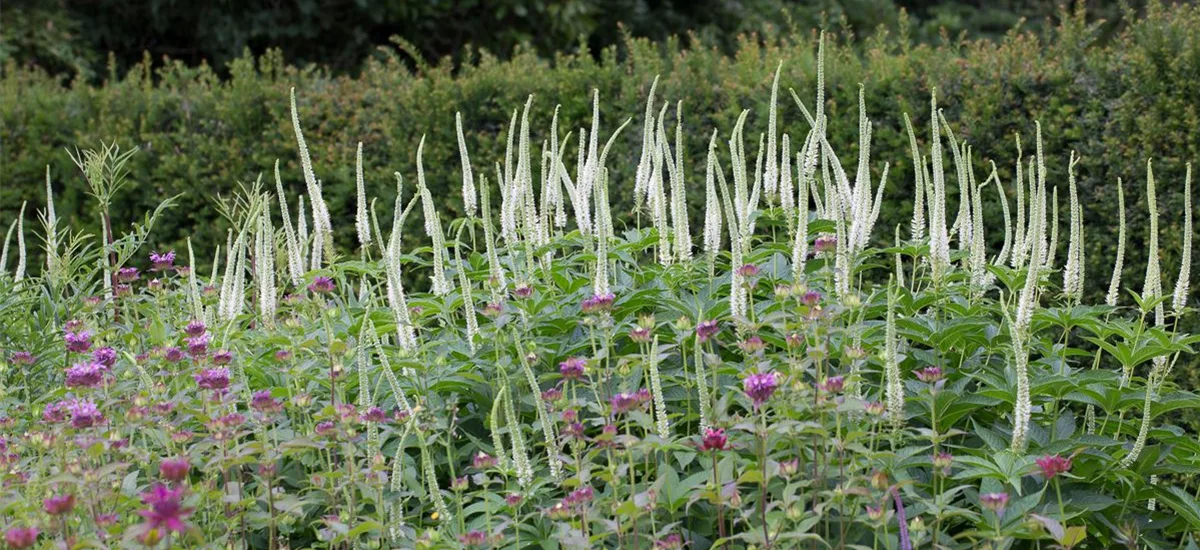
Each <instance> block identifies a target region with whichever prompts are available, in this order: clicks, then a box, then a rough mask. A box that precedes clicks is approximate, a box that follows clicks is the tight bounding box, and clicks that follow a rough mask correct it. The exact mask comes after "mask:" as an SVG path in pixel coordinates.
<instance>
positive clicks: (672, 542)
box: [654, 533, 683, 550]
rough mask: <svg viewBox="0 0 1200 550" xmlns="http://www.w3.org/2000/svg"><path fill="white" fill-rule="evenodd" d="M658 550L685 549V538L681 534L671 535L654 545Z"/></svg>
mask: <svg viewBox="0 0 1200 550" xmlns="http://www.w3.org/2000/svg"><path fill="white" fill-rule="evenodd" d="M654 548H656V549H657V550H680V549H681V548H683V537H682V536H680V535H679V533H671V534H670V535H667V536H665V537H663V538H661V539H659V540H657V541H655V543H654Z"/></svg>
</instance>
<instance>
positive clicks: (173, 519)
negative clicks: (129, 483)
mask: <svg viewBox="0 0 1200 550" xmlns="http://www.w3.org/2000/svg"><path fill="white" fill-rule="evenodd" d="M142 504H145V505H146V508H145V509H143V510H139V511H138V515H139V516H142V517H143V518H145V519H146V523H145V524H143V527H145V529H146V530H147V531H150V530H158V529H166V530H167V531H172V532H176V533H182V532H184V531H186V530H187V524H186V523H185V522H184V520H185V519H187V518H188V516H190V515H192V509H191V508H184V506H183V487H178V488H176V489H170V488H168V487H167V486H166V485H163V484H162V483H155V484H154V486H153V487H151V488H150V490H149V491H147V492H145V493H143V494H142Z"/></svg>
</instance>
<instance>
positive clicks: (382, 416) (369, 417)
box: [362, 407, 388, 424]
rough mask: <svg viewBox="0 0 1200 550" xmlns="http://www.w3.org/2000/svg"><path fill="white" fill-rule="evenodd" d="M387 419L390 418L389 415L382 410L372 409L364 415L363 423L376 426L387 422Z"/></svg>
mask: <svg viewBox="0 0 1200 550" xmlns="http://www.w3.org/2000/svg"><path fill="white" fill-rule="evenodd" d="M387 418H388V415H387V413H385V412H383V409H381V408H379V407H371V408H369V409H367V412H364V413H362V421H363V422H373V423H375V424H380V423H383V422H386V421H387Z"/></svg>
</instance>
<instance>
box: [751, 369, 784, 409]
mask: <svg viewBox="0 0 1200 550" xmlns="http://www.w3.org/2000/svg"><path fill="white" fill-rule="evenodd" d="M742 385H743V387H744V389H745V391H746V395H747V396H749V397H750V400H751V401H753V402H754V408H755V409H758V408H759V407H761V406H762V404H763V403H766V402H767V400H768V399H770V398H771V395H772V394H774V393H775V389H776V388H777V387H779V379H778V376H777V375H776V374H775V372H774V371H772V372H762V373H757V374H751V375H750V376H747V377H746V379H745V380H743V381H742Z"/></svg>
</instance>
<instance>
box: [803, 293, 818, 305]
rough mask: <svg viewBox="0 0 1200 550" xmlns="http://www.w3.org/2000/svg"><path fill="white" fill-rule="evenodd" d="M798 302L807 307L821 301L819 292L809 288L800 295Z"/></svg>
mask: <svg viewBox="0 0 1200 550" xmlns="http://www.w3.org/2000/svg"><path fill="white" fill-rule="evenodd" d="M800 303H801V304H804V305H806V306H808V307H813V306H815V305H817V304H820V303H821V293H820V292H817V291H815V290H809V291H807V292H805V293H804V294H801V295H800Z"/></svg>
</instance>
